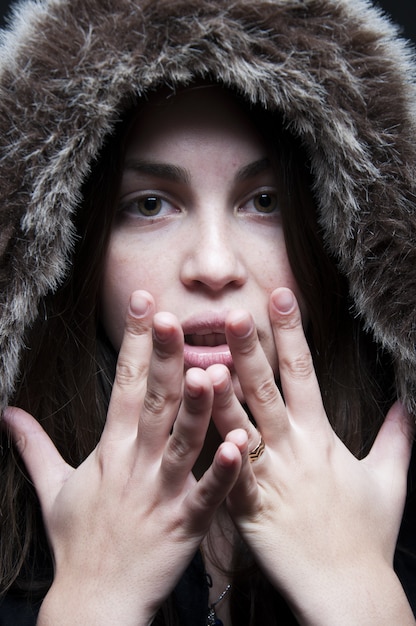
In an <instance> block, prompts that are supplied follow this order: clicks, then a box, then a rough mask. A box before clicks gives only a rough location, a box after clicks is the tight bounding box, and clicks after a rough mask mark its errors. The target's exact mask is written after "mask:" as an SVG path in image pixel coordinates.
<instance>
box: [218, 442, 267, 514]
mask: <svg viewBox="0 0 416 626" xmlns="http://www.w3.org/2000/svg"><path fill="white" fill-rule="evenodd" d="M243 435H244V431H242V430H235V431H232V432H230V433H229V434H228V435H227V438H226V441H227V442H230V443H234V444H235V445H236V446H237V447H238V449H239V450H240V454H241V459H242V462H241V469H240V473H239V475H238V478H237V480H236V482H235V484H234V487H233V489H232V491H231V492H230V494H229V496H228V498H227V508H228V511H229V513H230V515H231V517H232V518H233V520H234V521H235V522H236V523H238V520H239V518H245V519H247V518H248V517H252V516H253V515H255V514H256V513H257V512H258V511H259V510H260V499H261V496H260V490H259V486H258V483H257V479H256V477H255V474H254V471H253V464H252V463H250V461H249V445H248V439H247V437H244V436H243ZM257 462H263V459H259V460H258V461H255V463H257Z"/></svg>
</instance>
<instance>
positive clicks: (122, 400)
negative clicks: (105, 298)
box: [101, 291, 154, 445]
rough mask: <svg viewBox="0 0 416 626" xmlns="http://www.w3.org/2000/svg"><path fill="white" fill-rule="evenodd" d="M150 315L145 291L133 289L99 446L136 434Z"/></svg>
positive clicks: (150, 301) (146, 365) (147, 357)
mask: <svg viewBox="0 0 416 626" xmlns="http://www.w3.org/2000/svg"><path fill="white" fill-rule="evenodd" d="M153 314H154V302H153V298H152V297H151V295H150V294H149V293H147V292H146V291H136V292H134V293H133V294H132V296H131V298H130V303H129V310H128V312H127V318H126V328H125V332H124V337H123V342H122V345H121V348H120V353H119V356H118V360H117V367H116V374H115V379H114V385H113V391H112V394H111V399H110V405H109V409H108V415H107V421H106V425H105V428H104V431H103V436H102V438H101V444H102V445H104V444H105V443H106V442H107V441H112V440H120V439H125V438H127V437H132V436H134V437H135V436H136V435H137V425H138V416H139V414H140V410H141V407H142V406H143V401H144V397H145V393H146V388H147V375H148V371H149V362H150V355H151V351H152V320H153Z"/></svg>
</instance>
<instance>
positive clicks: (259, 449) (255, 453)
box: [248, 436, 266, 463]
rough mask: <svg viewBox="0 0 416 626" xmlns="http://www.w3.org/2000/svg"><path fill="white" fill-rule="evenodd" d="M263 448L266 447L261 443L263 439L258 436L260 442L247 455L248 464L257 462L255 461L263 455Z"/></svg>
mask: <svg viewBox="0 0 416 626" xmlns="http://www.w3.org/2000/svg"><path fill="white" fill-rule="evenodd" d="M265 448H266V446H265V443H264V441H263V437H261V436H260V441H259V443H258V445H257V446H256V447H255V448H254V449H253V450H252V451H251V452H249V453H248V458H249V461H250V463H254V461H257V459H259V458H260V457H261V455H262V454H263V453H264V450H265Z"/></svg>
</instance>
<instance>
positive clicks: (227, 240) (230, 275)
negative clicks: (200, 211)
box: [181, 220, 247, 292]
mask: <svg viewBox="0 0 416 626" xmlns="http://www.w3.org/2000/svg"><path fill="white" fill-rule="evenodd" d="M195 226H196V228H195ZM194 228H195V229H194V232H193V234H192V235H191V233H189V239H188V243H187V245H186V246H185V254H184V257H183V263H182V268H181V280H182V283H183V284H184V285H186V286H187V287H188V288H196V287H198V286H199V287H201V286H203V287H205V288H206V289H208V290H210V291H212V292H218V291H221V290H222V289H224V288H226V287H241V286H242V285H244V283H245V282H246V280H247V268H246V265H245V262H244V256H243V255H244V250H243V248H242V245H241V243H242V242H241V241H240V240H239V237H238V236H237V235H236V233H235V232H234V230H233V228H232V226H231V225H230V224H229V223H227V222H226V220H218V221H213V220H211V221H207V220H205V221H201V222H199V223H198V224H197V225H194Z"/></svg>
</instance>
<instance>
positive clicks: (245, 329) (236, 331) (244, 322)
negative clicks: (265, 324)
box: [229, 313, 253, 338]
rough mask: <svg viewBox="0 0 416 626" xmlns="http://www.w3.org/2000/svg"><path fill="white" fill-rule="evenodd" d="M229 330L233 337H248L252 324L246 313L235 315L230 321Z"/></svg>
mask: <svg viewBox="0 0 416 626" xmlns="http://www.w3.org/2000/svg"><path fill="white" fill-rule="evenodd" d="M229 329H230V331H231V332H232V334H233V335H234V336H235V337H240V338H244V337H248V335H249V334H250V333H251V331H252V329H253V322H252V320H251V318H250V317H249V316H248V315H247V314H246V313H241V314H239V313H235V314H234V315H233V318H232V319H230V324H229Z"/></svg>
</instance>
